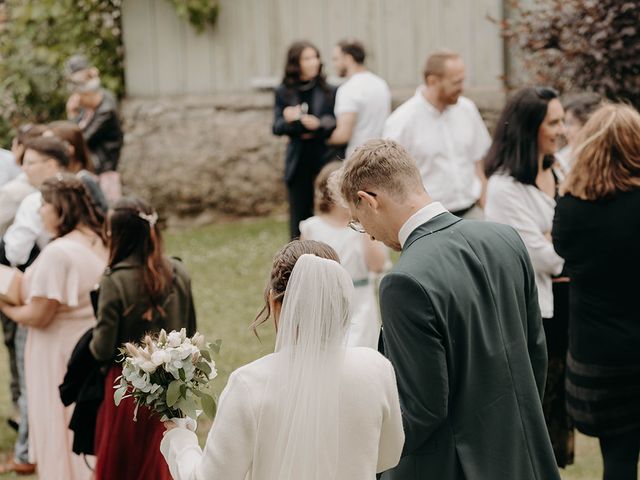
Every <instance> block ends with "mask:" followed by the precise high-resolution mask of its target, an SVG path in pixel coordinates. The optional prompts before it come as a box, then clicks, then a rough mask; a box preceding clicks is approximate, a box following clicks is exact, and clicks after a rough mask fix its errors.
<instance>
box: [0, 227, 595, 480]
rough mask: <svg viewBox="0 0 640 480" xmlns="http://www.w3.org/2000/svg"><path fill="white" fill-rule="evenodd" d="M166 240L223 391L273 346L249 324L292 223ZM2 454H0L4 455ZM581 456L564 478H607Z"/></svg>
mask: <svg viewBox="0 0 640 480" xmlns="http://www.w3.org/2000/svg"><path fill="white" fill-rule="evenodd" d="M165 240H166V249H167V251H168V252H169V253H170V254H171V255H175V256H178V257H180V258H182V259H183V260H184V262H185V263H186V265H187V267H188V269H189V271H190V272H191V276H192V279H193V289H194V296H195V299H196V309H197V314H198V326H199V330H200V331H201V332H202V333H204V334H205V335H206V336H207V338H209V339H216V338H221V339H222V342H223V343H222V350H221V352H220V355H219V356H218V358H217V359H216V363H217V366H218V371H219V376H218V378H217V379H216V381H215V385H214V387H213V389H214V391H215V393H219V392H220V391H221V390H222V388H223V387H224V385H225V383H226V381H227V378H228V375H229V373H230V372H232V371H233V370H234V369H236V368H237V367H239V366H240V365H243V364H245V363H247V362H250V361H252V360H254V359H256V358H259V357H261V356H262V355H265V354H267V353H269V352H271V351H273V345H274V333H273V329H272V328H271V326H270V325H269V326H265V327H263V328H262V329H261V331H260V337H261V340H258V339H257V338H256V337H255V335H254V334H253V332H252V331H250V330H249V328H248V326H249V324H250V323H251V322H252V320H253V318H254V317H255V315H256V313H257V312H258V310H259V309H260V308H261V307H262V295H263V289H264V286H265V283H266V280H267V277H268V274H269V271H270V266H271V259H272V257H273V254H274V253H275V252H276V251H277V250H278V249H279V248H280V247H281V246H282V245H283V244H284V243H285V242H286V241H287V226H286V222H285V221H284V220H282V219H260V220H255V219H254V220H241V221H236V222H233V223H224V224H217V225H211V226H206V227H200V228H193V229H185V230H182V231H180V232H171V233H169V234H167V235H166V238H165ZM5 355H6V352H5V351H4V347H1V348H0V359H2V361H0V418H1V419H2V421H1V422H0V452H5V454H6V452H8V451H10V450H11V447H12V442H13V440H14V438H15V437H14V434H13V432H12V431H11V430H10V429H9V427H8V426H7V425H6V422H4V419H5V418H6V417H7V416H8V415H9V414H10V411H11V406H10V401H9V392H8V387H7V375H8V372H7V362H6V361H5V360H4V359H5V358H6V356H5ZM209 426H210V424H209V422H206V421H203V422H201V424H200V428H199V433H200V437H201V439H204V436H205V435H206V432H207V431H208V428H209ZM2 457H4V455H3V454H0V459H2ZM576 457H577V464H576V465H574V466H572V467H570V468H569V469H567V470H566V471H565V472H564V473H563V479H565V480H569V479H571V480H578V479H580V480H598V479H600V478H601V471H602V465H601V461H600V455H599V450H598V446H597V442H596V441H595V440H594V439H591V438H587V437H584V436H578V445H577V453H576ZM0 477H2V478H9V477H10V476H1V475H0ZM20 478H29V477H20ZM31 478H36V477H31Z"/></svg>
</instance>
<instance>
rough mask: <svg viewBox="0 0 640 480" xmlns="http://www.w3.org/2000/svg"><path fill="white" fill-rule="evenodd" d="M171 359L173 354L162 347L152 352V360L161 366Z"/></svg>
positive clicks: (157, 365)
mask: <svg viewBox="0 0 640 480" xmlns="http://www.w3.org/2000/svg"><path fill="white" fill-rule="evenodd" d="M170 360H171V355H169V353H168V352H167V351H166V350H163V349H160V350H156V351H155V352H153V353H152V354H151V362H152V363H153V364H154V365H155V366H156V367H159V366H160V365H162V364H163V363H166V362H169V361H170Z"/></svg>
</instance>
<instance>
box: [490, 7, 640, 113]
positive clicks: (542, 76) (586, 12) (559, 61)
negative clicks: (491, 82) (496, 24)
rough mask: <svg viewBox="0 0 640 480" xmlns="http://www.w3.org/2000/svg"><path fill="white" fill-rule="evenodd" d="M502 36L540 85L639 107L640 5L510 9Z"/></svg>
mask: <svg viewBox="0 0 640 480" xmlns="http://www.w3.org/2000/svg"><path fill="white" fill-rule="evenodd" d="M511 13H512V15H510V17H511V18H509V19H508V20H506V21H505V22H504V23H503V32H504V34H505V36H507V37H508V38H509V39H511V41H513V44H514V46H515V48H516V53H519V54H520V55H521V57H522V61H523V63H524V66H525V68H526V70H527V71H528V72H529V73H531V74H532V75H533V80H535V81H536V82H538V83H542V84H548V85H553V86H555V87H556V88H558V89H559V90H560V91H563V92H566V91H572V90H592V91H595V92H598V93H600V94H602V95H604V96H606V97H608V98H610V99H613V100H625V101H628V102H630V103H632V104H633V105H635V107H636V108H638V107H640V2H638V1H624V0H537V1H536V3H535V4H534V5H533V7H531V8H525V7H524V6H522V5H520V4H519V3H518V2H517V1H516V2H512V4H511Z"/></svg>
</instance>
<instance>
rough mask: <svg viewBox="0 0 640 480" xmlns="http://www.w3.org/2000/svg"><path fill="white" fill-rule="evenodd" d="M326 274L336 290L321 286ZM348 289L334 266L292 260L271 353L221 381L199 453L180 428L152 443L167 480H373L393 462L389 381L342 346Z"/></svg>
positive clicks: (388, 374)
mask: <svg viewBox="0 0 640 480" xmlns="http://www.w3.org/2000/svg"><path fill="white" fill-rule="evenodd" d="M305 257H311V259H309V258H305ZM318 265H320V266H319V267H318ZM337 267H339V268H340V271H339V272H337V271H336V268H337ZM318 269H320V271H321V274H322V275H324V277H322V276H321V277H320V278H318V276H317V275H316V274H317V271H318ZM323 269H324V270H326V271H323ZM336 275H338V276H339V281H340V285H339V286H338V287H339V288H333V289H331V288H325V285H326V284H327V283H329V285H330V286H333V287H335V285H334V284H335V278H334V277H335V276H336ZM301 277H302V278H301ZM325 277H328V278H325ZM310 279H311V283H310ZM348 290H353V287H352V286H351V279H350V277H349V276H348V274H347V273H346V271H344V269H342V267H340V266H339V265H338V264H337V263H336V262H333V261H331V260H325V259H318V258H317V257H314V256H312V255H303V256H302V257H300V259H299V260H298V262H297V263H296V266H295V268H294V269H293V272H292V274H291V278H290V280H289V286H288V287H287V290H286V293H285V297H284V304H283V307H282V313H281V316H280V323H279V329H278V336H277V340H276V352H275V353H273V354H270V355H267V356H265V357H263V358H261V359H259V360H256V361H255V362H253V363H250V364H248V365H245V366H243V367H241V368H239V369H238V370H236V371H235V372H234V373H233V374H232V375H231V376H230V378H229V382H228V383H227V386H226V387H225V389H224V391H223V392H222V395H221V397H220V402H219V408H218V413H217V415H216V418H215V421H214V424H213V427H212V429H211V431H210V432H209V436H208V439H207V442H206V445H205V448H204V451H202V450H201V449H200V447H199V445H198V439H197V437H196V434H195V433H193V432H191V431H189V430H187V429H185V428H175V429H172V430H170V431H169V432H167V434H166V435H165V437H164V439H163V440H162V443H161V445H160V449H161V451H162V453H163V455H164V456H165V458H166V460H167V463H168V464H169V468H170V470H171V474H172V475H173V478H174V479H175V480H205V479H210V480H218V479H219V480H245V479H250V480H276V479H277V480H320V479H322V480H328V479H335V480H375V475H376V472H380V471H384V470H388V469H390V468H392V467H394V466H395V465H397V463H398V461H399V460H400V455H401V452H402V447H403V444H404V433H403V430H402V417H401V413H400V404H399V400H398V391H397V387H396V379H395V374H394V371H393V367H392V366H391V364H390V363H389V361H388V360H387V359H385V358H384V357H383V356H382V355H380V354H379V353H378V352H377V351H375V350H373V349H370V348H364V347H355V348H345V345H346V333H347V329H348V326H349V318H348V317H349V303H348V302H342V295H343V294H344V292H347V291H348ZM336 312H339V314H336ZM323 315H324V316H323Z"/></svg>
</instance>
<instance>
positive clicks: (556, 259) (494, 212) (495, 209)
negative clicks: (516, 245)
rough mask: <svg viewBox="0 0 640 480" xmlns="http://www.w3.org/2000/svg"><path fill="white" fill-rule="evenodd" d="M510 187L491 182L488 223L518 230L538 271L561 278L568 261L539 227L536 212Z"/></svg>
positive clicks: (488, 190)
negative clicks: (491, 222)
mask: <svg viewBox="0 0 640 480" xmlns="http://www.w3.org/2000/svg"><path fill="white" fill-rule="evenodd" d="M509 187H510V185H503V184H500V185H495V184H492V183H491V182H490V183H489V187H488V189H487V205H486V206H485V215H486V217H487V220H490V221H493V222H498V223H504V224H506V225H510V226H512V227H513V228H515V229H516V230H517V232H518V233H519V234H520V237H521V238H522V241H523V242H524V244H525V246H526V247H527V251H528V252H529V257H530V258H531V263H532V264H533V269H534V270H535V271H536V272H538V273H546V274H548V275H558V274H559V273H560V272H561V271H562V267H563V265H564V260H563V259H562V257H560V256H559V255H558V254H557V253H556V251H555V250H554V249H553V243H551V242H550V241H549V240H547V239H546V238H545V236H544V233H543V232H541V231H540V229H539V228H538V226H537V225H536V222H535V220H534V213H533V212H531V210H530V209H528V208H527V206H526V204H525V203H524V202H523V201H522V198H521V196H520V195H519V192H517V191H514V189H512V188H509Z"/></svg>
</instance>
